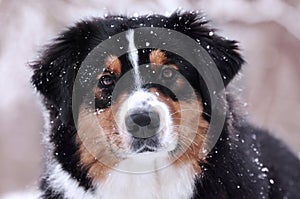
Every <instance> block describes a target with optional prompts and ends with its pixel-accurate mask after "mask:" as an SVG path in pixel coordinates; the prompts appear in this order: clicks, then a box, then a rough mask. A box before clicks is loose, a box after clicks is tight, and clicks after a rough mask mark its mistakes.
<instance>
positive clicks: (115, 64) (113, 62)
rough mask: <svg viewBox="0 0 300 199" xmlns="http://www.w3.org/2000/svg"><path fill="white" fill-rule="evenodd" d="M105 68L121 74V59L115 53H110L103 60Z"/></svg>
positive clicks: (118, 74)
mask: <svg viewBox="0 0 300 199" xmlns="http://www.w3.org/2000/svg"><path fill="white" fill-rule="evenodd" d="M105 66H106V69H107V70H108V71H110V72H113V73H115V74H116V75H117V77H119V76H120V75H121V61H120V60H119V58H118V57H117V56H115V55H110V56H108V57H107V58H106V60H105Z"/></svg>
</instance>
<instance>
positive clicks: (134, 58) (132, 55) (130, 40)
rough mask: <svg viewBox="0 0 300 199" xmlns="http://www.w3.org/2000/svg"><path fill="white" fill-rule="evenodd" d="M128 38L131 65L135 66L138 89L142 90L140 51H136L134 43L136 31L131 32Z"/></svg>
mask: <svg viewBox="0 0 300 199" xmlns="http://www.w3.org/2000/svg"><path fill="white" fill-rule="evenodd" d="M126 38H127V40H128V53H129V60H130V63H131V64H132V66H133V70H134V73H135V74H134V80H135V85H136V88H141V85H142V80H141V76H140V72H139V64H138V63H139V55H138V50H137V49H136V46H135V43H134V30H129V31H128V33H127V35H126Z"/></svg>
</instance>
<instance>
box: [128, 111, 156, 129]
mask: <svg viewBox="0 0 300 199" xmlns="http://www.w3.org/2000/svg"><path fill="white" fill-rule="evenodd" d="M130 117H131V119H132V120H133V122H134V123H135V124H137V125H139V126H147V125H149V124H150V123H151V118H150V115H149V113H148V112H138V113H133V114H131V115H130Z"/></svg>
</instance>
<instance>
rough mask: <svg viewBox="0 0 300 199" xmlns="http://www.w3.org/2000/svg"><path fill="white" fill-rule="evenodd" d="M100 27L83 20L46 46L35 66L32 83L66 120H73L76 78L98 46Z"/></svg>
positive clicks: (32, 65)
mask: <svg viewBox="0 0 300 199" xmlns="http://www.w3.org/2000/svg"><path fill="white" fill-rule="evenodd" d="M96 30H97V27H95V25H94V24H92V23H87V22H80V23H78V24H76V26H74V27H71V28H69V29H68V30H66V31H65V32H63V33H62V34H61V35H60V36H58V37H57V38H56V39H55V40H54V41H53V42H52V44H51V45H49V46H46V49H45V51H44V52H43V53H42V55H41V57H40V58H39V60H37V61H35V62H33V63H32V64H31V65H30V66H31V68H32V69H33V76H32V83H33V85H34V86H35V87H36V89H37V90H38V91H39V92H40V93H41V94H42V95H43V96H44V98H45V101H46V104H47V106H48V108H50V109H51V110H54V111H55V112H56V114H59V116H61V119H62V120H63V122H67V123H68V122H70V119H72V115H70V114H72V112H71V106H72V90H73V84H74V79H75V77H76V74H77V72H78V68H79V67H80V64H81V62H82V61H83V59H84V58H85V57H86V55H87V53H88V52H89V51H90V50H91V49H92V48H93V47H95V46H96V45H97V43H98V41H96V39H95V37H94V36H93V34H95V31H96Z"/></svg>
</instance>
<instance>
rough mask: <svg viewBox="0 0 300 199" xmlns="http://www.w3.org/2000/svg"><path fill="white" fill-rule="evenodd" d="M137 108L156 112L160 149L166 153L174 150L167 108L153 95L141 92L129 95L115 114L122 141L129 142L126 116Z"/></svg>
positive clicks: (174, 142) (174, 145)
mask: <svg viewBox="0 0 300 199" xmlns="http://www.w3.org/2000/svg"><path fill="white" fill-rule="evenodd" d="M139 108H141V109H146V110H150V109H153V110H155V111H157V112H158V114H159V117H160V124H161V126H160V128H159V130H158V131H159V132H162V133H161V135H162V137H160V142H161V145H162V149H165V150H166V151H171V150H173V149H175V147H176V145H177V143H176V141H175V139H174V136H172V133H171V132H172V131H173V128H172V118H171V113H170V111H169V108H168V106H167V105H166V104H165V103H163V102H160V101H159V100H158V99H157V97H156V96H155V94H153V93H150V92H147V91H143V90H138V91H135V92H134V93H133V94H131V95H130V96H129V97H128V98H127V100H125V101H124V102H123V104H122V106H121V107H120V109H119V111H118V113H117V124H118V125H119V126H118V130H119V132H120V133H121V136H123V139H124V141H125V142H126V141H127V142H129V143H130V142H131V141H130V137H128V136H129V134H128V133H127V132H125V130H126V126H125V117H126V114H127V113H128V111H130V110H134V109H139Z"/></svg>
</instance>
